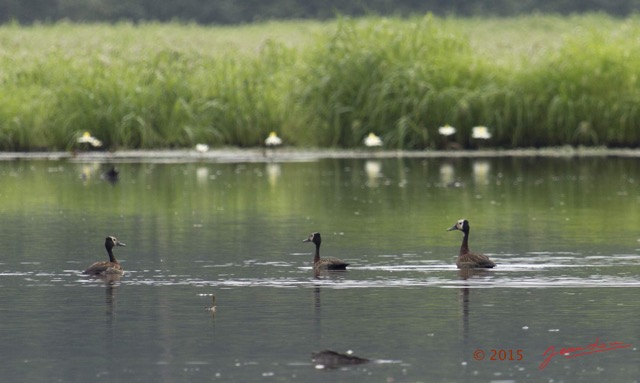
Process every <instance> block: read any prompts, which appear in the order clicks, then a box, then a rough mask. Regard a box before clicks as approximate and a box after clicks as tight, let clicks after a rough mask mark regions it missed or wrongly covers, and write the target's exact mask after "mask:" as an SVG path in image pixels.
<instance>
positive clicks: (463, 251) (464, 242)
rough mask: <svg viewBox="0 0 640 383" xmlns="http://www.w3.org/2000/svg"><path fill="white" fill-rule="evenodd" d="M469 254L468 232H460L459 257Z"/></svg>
mask: <svg viewBox="0 0 640 383" xmlns="http://www.w3.org/2000/svg"><path fill="white" fill-rule="evenodd" d="M468 252H469V232H468V231H463V232H462V245H461V246H460V255H463V254H467V253H468Z"/></svg>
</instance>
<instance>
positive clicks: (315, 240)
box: [302, 233, 322, 246]
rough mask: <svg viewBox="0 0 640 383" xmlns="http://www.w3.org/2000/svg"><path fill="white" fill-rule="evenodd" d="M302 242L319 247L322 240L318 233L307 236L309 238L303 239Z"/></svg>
mask: <svg viewBox="0 0 640 383" xmlns="http://www.w3.org/2000/svg"><path fill="white" fill-rule="evenodd" d="M302 242H313V243H315V244H316V246H320V242H322V239H321V238H320V233H311V234H309V238H307V239H305V240H304V241H302Z"/></svg>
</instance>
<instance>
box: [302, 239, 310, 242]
mask: <svg viewBox="0 0 640 383" xmlns="http://www.w3.org/2000/svg"><path fill="white" fill-rule="evenodd" d="M302 242H311V238H307V239H303V240H302Z"/></svg>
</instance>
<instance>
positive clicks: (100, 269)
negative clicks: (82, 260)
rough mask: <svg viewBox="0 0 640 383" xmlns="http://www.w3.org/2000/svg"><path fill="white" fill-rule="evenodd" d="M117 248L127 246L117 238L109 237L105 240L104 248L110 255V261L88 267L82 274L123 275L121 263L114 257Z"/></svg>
mask: <svg viewBox="0 0 640 383" xmlns="http://www.w3.org/2000/svg"><path fill="white" fill-rule="evenodd" d="M115 246H126V245H125V244H124V243H122V242H120V241H118V239H117V238H116V237H112V236H109V237H107V238H105V241H104V247H105V248H106V249H107V253H108V254H109V261H102V262H95V263H93V264H92V265H91V266H89V267H87V268H86V269H85V270H84V271H83V272H82V274H87V275H122V274H124V269H123V268H122V265H120V262H118V260H117V259H116V257H115V256H114V255H113V248H114V247H115Z"/></svg>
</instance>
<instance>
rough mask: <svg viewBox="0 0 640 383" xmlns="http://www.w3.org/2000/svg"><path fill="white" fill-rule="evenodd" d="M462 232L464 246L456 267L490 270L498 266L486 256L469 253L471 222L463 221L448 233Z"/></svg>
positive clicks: (461, 248)
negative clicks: (453, 231)
mask: <svg viewBox="0 0 640 383" xmlns="http://www.w3.org/2000/svg"><path fill="white" fill-rule="evenodd" d="M451 230H460V231H461V232H462V235H463V236H462V246H460V254H458V260H457V261H456V265H457V266H458V268H459V269H490V268H492V267H495V266H496V264H495V263H494V262H493V261H492V260H490V259H489V257H487V256H486V255H482V254H474V253H472V252H470V251H469V221H467V220H466V219H461V220H459V221H458V222H456V224H455V225H453V226H451V227H450V228H449V229H447V231H451Z"/></svg>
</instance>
